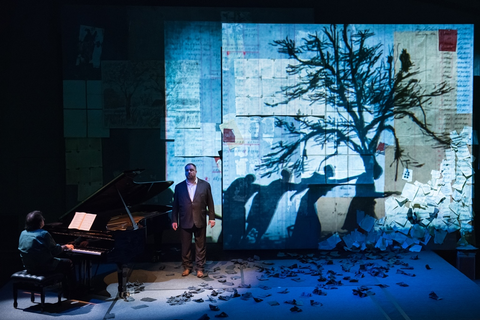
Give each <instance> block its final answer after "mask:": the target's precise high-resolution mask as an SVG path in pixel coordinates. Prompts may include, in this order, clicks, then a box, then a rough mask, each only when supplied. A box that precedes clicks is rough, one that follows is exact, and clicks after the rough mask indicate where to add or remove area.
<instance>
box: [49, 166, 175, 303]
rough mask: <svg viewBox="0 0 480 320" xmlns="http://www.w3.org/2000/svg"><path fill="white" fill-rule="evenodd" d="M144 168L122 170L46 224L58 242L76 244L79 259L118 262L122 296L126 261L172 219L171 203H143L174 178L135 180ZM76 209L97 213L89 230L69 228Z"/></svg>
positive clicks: (120, 294) (162, 189) (122, 295)
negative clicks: (147, 180) (84, 198)
mask: <svg viewBox="0 0 480 320" xmlns="http://www.w3.org/2000/svg"><path fill="white" fill-rule="evenodd" d="M141 171H142V170H132V171H125V172H123V173H122V174H120V175H119V176H118V177H116V178H115V179H113V180H112V181H110V182H109V183H107V184H106V185H105V186H103V187H102V188H100V189H99V190H98V191H97V192H95V193H94V194H93V195H91V196H90V197H88V198H87V199H86V200H84V201H82V202H81V203H79V204H78V205H77V206H75V207H74V208H73V209H71V210H69V211H68V212H67V213H65V214H64V215H63V216H61V217H60V218H59V222H55V223H51V224H46V225H45V226H44V229H45V230H47V231H49V232H50V234H51V235H52V237H53V238H54V239H55V241H56V242H57V243H62V244H63V243H74V246H75V249H74V250H73V251H72V253H74V254H75V255H79V256H80V260H85V261H90V260H96V261H99V262H107V263H115V264H116V265H117V275H118V296H119V297H120V298H124V297H125V296H126V295H127V292H126V276H127V271H126V269H127V264H128V263H129V262H131V261H132V260H133V259H134V258H135V257H136V256H138V255H139V254H141V253H142V252H143V251H144V250H145V247H146V238H147V236H148V235H149V234H150V233H154V232H161V230H157V229H156V228H155V227H157V226H158V224H159V221H160V223H163V224H168V225H164V226H161V227H163V228H167V227H168V226H169V221H170V220H169V219H168V213H169V212H170V210H171V207H170V206H168V205H151V204H144V203H145V202H146V201H148V200H150V199H152V198H153V197H155V196H157V195H158V194H160V193H161V192H163V191H165V190H167V189H168V188H169V187H170V186H171V185H172V184H173V181H152V182H136V181H134V178H135V177H136V176H138V174H140V173H141ZM76 212H86V213H93V214H96V218H95V220H94V222H93V224H92V227H91V228H90V230H89V231H84V230H77V229H69V228H68V226H69V225H70V222H71V221H72V219H73V217H74V215H75V213H76ZM159 218H160V220H159ZM149 228H150V229H155V230H149Z"/></svg>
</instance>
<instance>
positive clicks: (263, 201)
mask: <svg viewBox="0 0 480 320" xmlns="http://www.w3.org/2000/svg"><path fill="white" fill-rule="evenodd" d="M281 175H282V178H281V179H277V180H274V181H272V182H271V183H270V184H268V185H267V186H259V189H258V192H257V194H256V195H255V197H254V198H253V201H252V206H251V208H250V213H249V215H248V218H247V229H246V231H245V236H244V237H243V239H242V241H241V244H242V246H244V247H245V246H247V247H248V246H252V245H253V246H255V247H258V245H257V244H258V243H259V242H260V240H261V239H262V236H263V235H264V234H265V232H266V231H267V229H268V227H269V226H270V223H271V221H272V218H273V215H274V214H275V211H276V209H277V206H278V203H279V201H280V199H281V198H282V197H283V195H284V194H285V193H286V192H287V191H291V190H296V187H297V184H295V183H291V182H289V181H290V176H291V173H290V171H288V170H286V169H283V170H282V172H281Z"/></svg>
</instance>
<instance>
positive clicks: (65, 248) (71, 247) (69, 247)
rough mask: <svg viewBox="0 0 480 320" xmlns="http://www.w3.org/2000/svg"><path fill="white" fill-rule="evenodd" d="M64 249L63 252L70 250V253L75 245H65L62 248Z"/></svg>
mask: <svg viewBox="0 0 480 320" xmlns="http://www.w3.org/2000/svg"><path fill="white" fill-rule="evenodd" d="M62 249H63V250H68V251H72V250H73V244H64V245H63V246H62Z"/></svg>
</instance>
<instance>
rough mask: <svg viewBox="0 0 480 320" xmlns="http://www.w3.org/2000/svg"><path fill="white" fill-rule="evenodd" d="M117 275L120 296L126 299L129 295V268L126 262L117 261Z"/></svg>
mask: <svg viewBox="0 0 480 320" xmlns="http://www.w3.org/2000/svg"><path fill="white" fill-rule="evenodd" d="M117 276H118V297H119V298H121V299H126V298H127V297H128V296H129V293H128V292H127V276H128V268H127V265H126V264H124V263H117Z"/></svg>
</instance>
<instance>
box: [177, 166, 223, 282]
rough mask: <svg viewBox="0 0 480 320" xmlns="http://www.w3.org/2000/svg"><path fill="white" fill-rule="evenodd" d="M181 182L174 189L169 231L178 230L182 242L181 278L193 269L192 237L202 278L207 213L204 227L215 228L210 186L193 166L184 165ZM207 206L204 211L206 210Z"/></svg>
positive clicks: (196, 261) (199, 274)
mask: <svg viewBox="0 0 480 320" xmlns="http://www.w3.org/2000/svg"><path fill="white" fill-rule="evenodd" d="M185 177H186V178H187V179H186V180H185V181H182V182H180V183H179V184H178V185H176V186H175V195H174V198H173V207H172V228H173V230H177V229H180V241H181V243H182V266H183V268H184V271H183V273H182V276H184V277H185V276H188V275H189V274H190V272H192V269H193V261H192V235H195V264H196V270H197V277H199V278H203V276H204V274H203V272H204V265H205V261H206V234H207V222H206V218H207V212H208V224H209V225H210V227H212V228H213V226H215V207H214V204H213V197H212V189H211V187H210V184H209V183H208V182H207V181H205V180H202V179H198V178H197V167H196V166H195V165H194V164H193V163H189V164H187V165H186V166H185ZM207 207H208V210H207Z"/></svg>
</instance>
